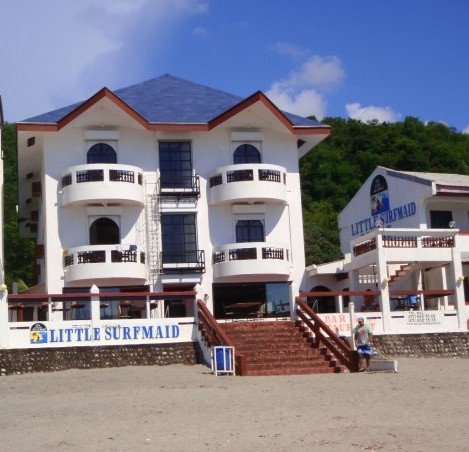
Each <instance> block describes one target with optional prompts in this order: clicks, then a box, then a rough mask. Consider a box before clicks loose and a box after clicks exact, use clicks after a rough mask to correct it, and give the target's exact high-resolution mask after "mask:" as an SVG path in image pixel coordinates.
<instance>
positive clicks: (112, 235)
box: [90, 218, 120, 245]
mask: <svg viewBox="0 0 469 452" xmlns="http://www.w3.org/2000/svg"><path fill="white" fill-rule="evenodd" d="M117 243H120V231H119V226H118V225H117V224H116V222H115V221H113V220H111V219H110V218H98V219H97V220H95V221H93V223H92V224H91V226H90V245H114V244H117Z"/></svg>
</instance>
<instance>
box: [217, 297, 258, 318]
mask: <svg viewBox="0 0 469 452" xmlns="http://www.w3.org/2000/svg"><path fill="white" fill-rule="evenodd" d="M261 305H262V301H239V302H237V303H232V304H229V305H225V316H226V317H231V316H232V317H234V316H235V314H236V317H238V318H239V317H252V315H253V314H258V312H259V309H260V307H261Z"/></svg>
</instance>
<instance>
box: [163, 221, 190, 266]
mask: <svg viewBox="0 0 469 452" xmlns="http://www.w3.org/2000/svg"><path fill="white" fill-rule="evenodd" d="M195 221H196V220H195V214H164V215H162V216H161V237H162V247H163V263H164V264H168V263H190V262H197V231H196V223H195Z"/></svg>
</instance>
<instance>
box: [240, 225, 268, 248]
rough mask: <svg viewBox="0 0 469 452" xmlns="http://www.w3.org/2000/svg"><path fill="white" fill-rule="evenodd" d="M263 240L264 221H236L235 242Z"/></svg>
mask: <svg viewBox="0 0 469 452" xmlns="http://www.w3.org/2000/svg"><path fill="white" fill-rule="evenodd" d="M264 241H265V237H264V223H263V222H262V221H261V220H238V221H237V222H236V243H241V242H264Z"/></svg>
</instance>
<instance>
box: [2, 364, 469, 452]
mask: <svg viewBox="0 0 469 452" xmlns="http://www.w3.org/2000/svg"><path fill="white" fill-rule="evenodd" d="M398 362H399V371H398V372H397V373H390V372H370V373H354V374H329V375H308V376H282V377H233V376H226V375H225V376H215V375H212V374H211V372H210V369H209V368H207V367H204V366H201V365H197V366H179V365H177V366H163V367H125V368H114V369H91V370H68V371H62V372H55V373H37V374H28V375H13V376H6V377H0V401H1V402H0V403H1V409H0V450H1V451H46V450H54V451H98V450H99V451H140V450H143V451H145V450H148V451H152V450H155V451H172V452H177V451H243V452H245V451H292V452H293V451H297V450H308V451H378V450H382V451H398V450H399V451H425V452H428V451H468V450H469V433H468V432H469V396H468V392H469V389H468V383H467V382H468V376H469V360H464V359H446V358H439V359H438V358H422V359H398Z"/></svg>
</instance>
